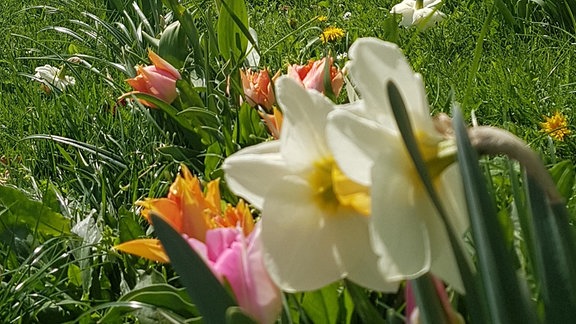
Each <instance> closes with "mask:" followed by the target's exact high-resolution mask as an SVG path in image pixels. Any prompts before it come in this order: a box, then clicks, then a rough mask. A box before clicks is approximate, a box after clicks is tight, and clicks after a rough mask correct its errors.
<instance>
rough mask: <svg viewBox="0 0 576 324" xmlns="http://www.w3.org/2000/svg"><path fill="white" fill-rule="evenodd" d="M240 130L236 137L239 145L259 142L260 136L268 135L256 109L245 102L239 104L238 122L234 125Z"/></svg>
mask: <svg viewBox="0 0 576 324" xmlns="http://www.w3.org/2000/svg"><path fill="white" fill-rule="evenodd" d="M235 126H236V127H238V128H239V130H240V138H239V139H238V141H239V143H240V145H241V146H249V145H254V144H258V143H260V142H261V141H262V140H261V139H262V138H266V137H268V134H267V133H266V129H264V124H263V123H262V121H261V119H260V115H258V112H257V111H256V109H254V108H252V107H250V105H248V104H247V103H245V104H242V106H240V109H239V112H238V123H237V124H236V125H235Z"/></svg>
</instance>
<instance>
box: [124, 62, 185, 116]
mask: <svg viewBox="0 0 576 324" xmlns="http://www.w3.org/2000/svg"><path fill="white" fill-rule="evenodd" d="M148 57H149V58H150V61H152V64H153V65H147V66H140V65H139V66H138V67H137V70H138V75H136V77H134V78H131V79H127V80H126V82H128V84H130V86H132V88H134V90H135V91H132V92H129V93H126V94H124V95H123V96H122V97H121V98H124V97H126V96H128V95H131V94H134V93H147V94H150V95H153V96H154V97H156V98H158V99H161V100H163V101H165V102H167V103H172V102H173V101H174V99H176V97H177V96H178V93H177V92H176V81H177V80H179V79H181V76H180V73H179V72H178V70H176V69H175V68H174V67H173V66H172V65H170V63H168V62H166V61H165V60H164V59H162V58H161V57H160V56H158V55H157V54H156V53H154V52H152V51H148ZM140 102H141V103H142V104H144V105H146V106H148V107H151V108H156V106H155V105H154V104H152V103H150V102H148V101H146V100H140Z"/></svg>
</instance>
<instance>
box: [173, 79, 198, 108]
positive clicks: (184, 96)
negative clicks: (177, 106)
mask: <svg viewBox="0 0 576 324" xmlns="http://www.w3.org/2000/svg"><path fill="white" fill-rule="evenodd" d="M176 88H178V90H179V91H180V101H181V102H182V107H199V108H204V101H202V98H200V95H199V94H198V92H197V91H196V90H195V89H194V88H193V87H192V85H191V84H190V82H188V81H185V80H178V81H176Z"/></svg>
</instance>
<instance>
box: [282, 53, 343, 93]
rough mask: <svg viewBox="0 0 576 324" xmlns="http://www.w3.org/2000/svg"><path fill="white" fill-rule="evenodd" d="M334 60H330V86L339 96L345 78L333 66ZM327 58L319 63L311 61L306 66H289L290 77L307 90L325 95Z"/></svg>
mask: <svg viewBox="0 0 576 324" xmlns="http://www.w3.org/2000/svg"><path fill="white" fill-rule="evenodd" d="M332 63H333V59H332V58H330V59H329V64H330V84H331V85H332V92H333V93H334V94H335V95H336V96H338V94H340V90H342V86H343V85H344V77H343V76H342V72H340V70H339V69H338V68H337V67H335V66H333V65H332ZM325 64H326V58H323V59H321V60H318V61H314V60H310V61H309V62H308V64H306V65H297V64H293V65H289V66H288V76H289V77H291V78H293V79H295V80H296V81H299V82H300V84H302V85H303V86H304V88H306V89H314V90H316V91H318V92H321V93H324V91H325V89H324V68H325Z"/></svg>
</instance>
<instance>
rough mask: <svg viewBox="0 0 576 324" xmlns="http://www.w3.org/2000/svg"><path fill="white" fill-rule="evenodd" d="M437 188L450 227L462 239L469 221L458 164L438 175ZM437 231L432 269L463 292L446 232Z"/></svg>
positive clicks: (433, 243) (461, 242)
mask: <svg viewBox="0 0 576 324" xmlns="http://www.w3.org/2000/svg"><path fill="white" fill-rule="evenodd" d="M437 188H438V190H439V192H438V193H439V196H440V199H441V201H442V204H443V206H444V208H445V209H446V212H447V214H448V217H449V219H450V223H451V224H452V228H453V229H454V231H455V232H456V235H457V236H458V238H460V239H463V235H464V234H465V233H466V231H467V230H468V227H469V222H468V216H467V215H468V213H467V211H466V210H465V208H464V206H466V204H465V198H464V188H463V185H462V178H461V177H460V170H459V168H458V165H456V164H454V165H451V166H450V167H448V168H447V169H446V170H445V171H444V172H443V173H442V174H441V175H440V178H439V185H438V186H437ZM437 226H438V225H437ZM439 226H442V227H443V224H441V223H440V224H439ZM439 231H440V232H441V233H442V236H439V237H438V238H435V237H433V238H432V240H433V242H432V243H431V244H432V246H433V247H438V248H437V249H435V250H433V260H432V271H433V272H434V273H435V274H436V275H438V276H439V277H441V278H442V279H443V280H444V281H446V282H448V283H449V284H450V285H451V286H453V287H454V288H455V289H456V290H458V291H459V292H464V286H463V283H462V279H461V277H460V273H459V272H458V266H457V264H456V260H455V258H454V254H453V252H452V248H451V245H450V242H449V240H448V237H447V236H446V234H445V233H446V232H445V230H444V229H443V228H442V229H439ZM459 243H460V244H461V245H462V246H463V244H464V242H463V240H462V241H460V242H459ZM465 256H468V255H465ZM468 261H470V260H468Z"/></svg>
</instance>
